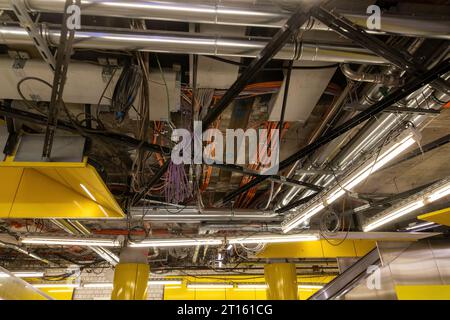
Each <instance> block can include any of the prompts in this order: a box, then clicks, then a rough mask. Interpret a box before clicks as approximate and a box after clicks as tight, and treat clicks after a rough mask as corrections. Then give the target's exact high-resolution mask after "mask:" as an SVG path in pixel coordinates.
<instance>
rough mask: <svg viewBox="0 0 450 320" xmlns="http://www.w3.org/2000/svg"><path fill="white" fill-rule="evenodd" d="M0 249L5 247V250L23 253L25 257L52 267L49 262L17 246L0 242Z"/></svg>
mask: <svg viewBox="0 0 450 320" xmlns="http://www.w3.org/2000/svg"><path fill="white" fill-rule="evenodd" d="M0 247H5V248H8V249H13V250H16V251H18V252H20V253H23V254H25V255H27V256H29V257H31V258H33V259H36V260H38V261H41V262H43V263H45V264H49V265H53V263H52V262H50V261H48V260H47V259H44V258H41V257H40V256H38V255H37V254H34V253H32V252H29V251H28V250H26V249H24V248H21V247H19V246H18V245H15V244H12V243H7V242H3V241H0Z"/></svg>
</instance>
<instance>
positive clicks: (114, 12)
mask: <svg viewBox="0 0 450 320" xmlns="http://www.w3.org/2000/svg"><path fill="white" fill-rule="evenodd" d="M64 3H65V0H25V4H26V6H27V7H28V8H29V10H30V11H38V12H50V13H60V12H62V11H63V8H64ZM292 4H295V3H294V2H291V7H292ZM81 5H82V14H83V15H94V16H106V17H123V18H135V19H152V20H165V21H182V22H191V23H206V24H219V25H238V26H253V27H268V28H279V27H281V26H283V25H284V23H285V22H286V20H287V19H288V18H289V15H290V14H291V12H290V10H289V9H288V8H282V7H281V3H280V4H279V5H277V2H276V1H274V2H270V3H267V2H263V1H251V2H244V1H240V2H236V1H230V0H210V1H201V2H200V1H185V2H180V1H178V2H177V1H142V0H141V1H139V0H134V1H104V0H82V1H81ZM1 9H5V10H8V9H11V4H10V1H9V0H0V10H1ZM338 12H339V13H340V14H343V15H344V16H345V17H346V18H347V19H349V20H351V21H352V22H354V23H356V24H358V25H360V26H361V27H364V28H365V27H366V23H367V14H366V13H365V12H348V11H339V10H338ZM304 29H307V30H325V31H328V30H329V29H328V27H327V26H325V25H324V24H322V23H320V22H319V21H316V20H313V19H312V20H311V21H310V22H309V23H308V24H306V25H305V26H304ZM449 31H450V24H449V22H448V20H447V19H437V18H428V17H417V16H406V15H403V16H402V15H392V14H388V13H383V24H382V25H381V30H379V31H377V32H374V31H371V32H372V33H389V34H400V35H406V36H413V37H429V38H441V39H450V32H449Z"/></svg>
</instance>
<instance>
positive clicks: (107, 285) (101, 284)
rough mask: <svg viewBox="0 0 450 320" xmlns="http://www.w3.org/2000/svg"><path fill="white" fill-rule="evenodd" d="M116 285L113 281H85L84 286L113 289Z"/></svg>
mask: <svg viewBox="0 0 450 320" xmlns="http://www.w3.org/2000/svg"><path fill="white" fill-rule="evenodd" d="M113 287H114V285H113V284H112V283H111V282H98V283H84V284H83V288H96V289H112V288H113Z"/></svg>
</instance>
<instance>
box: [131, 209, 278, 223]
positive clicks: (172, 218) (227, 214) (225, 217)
mask: <svg viewBox="0 0 450 320" xmlns="http://www.w3.org/2000/svg"><path fill="white" fill-rule="evenodd" d="M130 215H131V217H132V218H134V219H139V220H141V219H143V220H145V221H153V222H167V223H176V222H177V223H199V222H203V221H258V222H264V221H280V220H281V219H280V217H279V215H278V214H276V213H274V212H267V211H256V210H240V209H237V210H227V209H207V210H199V209H198V208H193V207H190V208H185V209H183V210H181V211H180V210H178V209H174V210H173V211H172V210H169V209H165V208H154V209H149V208H148V207H142V208H138V207H134V208H131V210H130Z"/></svg>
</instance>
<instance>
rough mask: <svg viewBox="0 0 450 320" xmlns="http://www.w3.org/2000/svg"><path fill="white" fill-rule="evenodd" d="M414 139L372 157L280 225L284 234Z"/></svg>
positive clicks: (410, 144)
mask: <svg viewBox="0 0 450 320" xmlns="http://www.w3.org/2000/svg"><path fill="white" fill-rule="evenodd" d="M414 142H415V141H414V139H413V136H412V135H411V134H408V135H407V136H406V137H404V138H402V139H399V140H397V142H394V143H393V144H392V145H391V146H390V147H389V148H388V149H387V150H385V151H383V152H381V153H380V154H379V155H378V156H374V157H373V158H372V159H371V160H369V161H368V162H367V163H365V164H364V165H362V166H361V167H360V168H359V169H357V170H355V171H354V172H352V173H351V174H350V176H349V177H347V178H346V179H344V180H343V181H342V182H340V183H339V184H338V185H336V186H335V187H334V188H332V189H330V190H329V191H327V192H326V193H325V194H324V195H323V196H322V197H321V199H320V202H315V203H313V204H312V205H310V206H307V207H305V208H304V209H303V210H302V212H301V213H300V214H298V215H296V216H294V217H293V218H292V219H291V220H288V221H286V222H285V223H283V225H282V230H283V232H284V233H287V232H289V231H291V230H292V229H294V228H296V227H297V226H299V225H300V224H302V223H304V222H306V221H307V220H309V219H310V218H311V217H313V216H314V215H316V214H317V213H319V212H320V211H322V210H323V209H325V207H326V206H328V205H330V204H332V203H333V202H335V201H337V200H338V199H340V198H341V197H342V196H344V195H345V193H346V190H352V189H353V188H355V187H356V186H357V185H359V184H360V183H361V182H363V181H364V180H365V179H367V177H369V176H370V175H371V174H372V173H374V172H376V171H378V170H379V169H381V168H382V167H383V166H385V165H386V164H387V163H389V162H390V161H392V160H393V159H394V158H396V157H397V156H398V155H400V154H401V153H402V152H404V151H405V150H406V149H408V148H409V147H410V146H412V145H413V144H414Z"/></svg>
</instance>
